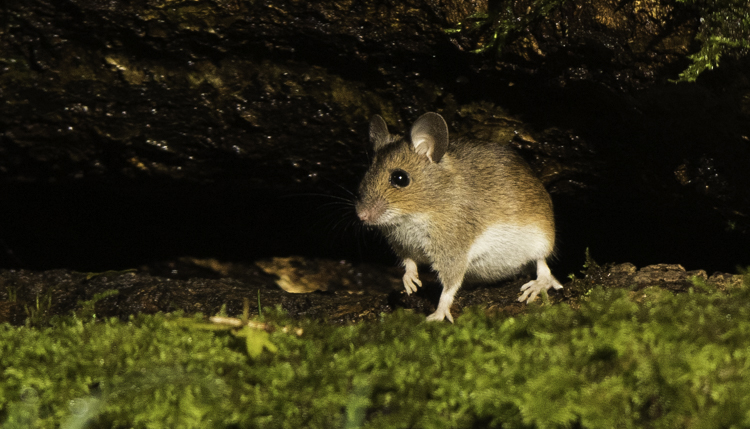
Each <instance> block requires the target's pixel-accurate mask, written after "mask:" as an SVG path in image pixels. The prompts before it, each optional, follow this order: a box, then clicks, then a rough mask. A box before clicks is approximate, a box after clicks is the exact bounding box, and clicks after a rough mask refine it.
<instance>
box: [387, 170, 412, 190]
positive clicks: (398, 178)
mask: <svg viewBox="0 0 750 429" xmlns="http://www.w3.org/2000/svg"><path fill="white" fill-rule="evenodd" d="M410 182H411V179H409V173H407V172H405V171H404V170H396V171H394V172H393V173H391V185H392V186H395V187H396V188H405V187H407V186H409V183H410Z"/></svg>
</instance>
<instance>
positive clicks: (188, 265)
mask: <svg viewBox="0 0 750 429" xmlns="http://www.w3.org/2000/svg"><path fill="white" fill-rule="evenodd" d="M261 265H263V266H264V267H265V268H263V269H261V268H260V267H259V266H258V265H249V266H243V265H241V264H236V263H223V262H219V261H216V260H199V259H187V258H185V259H182V260H179V261H174V262H172V263H168V264H163V265H161V266H158V267H143V268H142V269H140V270H137V271H136V270H132V271H125V272H114V271H112V272H104V273H78V272H72V271H68V270H52V271H45V272H29V271H24V270H18V271H9V270H3V271H0V323H4V322H10V323H13V324H24V323H31V324H37V325H43V324H45V323H48V322H49V321H50V320H51V318H52V317H53V316H54V315H66V314H67V315H69V314H78V315H79V317H83V316H84V315H85V317H92V316H93V315H95V316H96V317H98V318H107V317H119V318H122V319H127V317H128V316H129V315H131V314H137V313H155V312H173V311H177V310H182V311H185V312H186V313H188V314H193V313H203V314H204V315H205V316H210V315H214V314H218V313H220V312H222V311H223V312H225V313H226V314H227V315H229V316H238V315H240V314H241V313H242V311H243V303H244V300H246V299H247V300H249V302H250V303H251V305H250V315H251V316H256V315H258V312H259V309H260V310H261V311H262V309H263V308H266V309H268V308H274V307H277V306H279V307H281V308H283V309H284V311H286V312H287V313H288V314H289V315H290V316H291V317H293V318H297V319H299V318H308V319H317V320H321V321H325V322H328V323H337V324H341V323H356V322H362V321H372V320H376V319H377V318H378V315H379V314H381V313H389V312H392V311H394V310H396V309H398V308H405V309H410V310H412V311H415V312H418V313H421V314H424V315H428V314H430V313H432V312H433V311H434V310H435V308H436V306H437V302H438V300H439V297H440V292H441V287H440V284H439V283H438V282H437V280H436V278H435V276H434V275H433V276H430V275H429V274H428V275H426V276H423V282H424V286H423V287H422V288H420V289H419V290H418V292H417V293H415V294H412V295H407V294H406V292H405V291H404V289H403V285H402V284H401V279H400V277H401V273H400V270H399V269H388V268H383V267H378V266H370V265H358V266H355V265H352V264H350V263H347V262H345V261H331V260H305V259H304V258H286V259H284V260H276V261H266V262H264V263H263V264H261ZM265 271H273V272H274V274H268V273H266V272H265ZM695 277H697V278H698V279H700V280H703V281H707V282H708V283H707V286H706V287H709V288H714V287H718V288H733V287H741V286H742V276H740V275H731V274H725V273H715V274H713V275H712V276H711V277H710V278H709V277H707V276H706V273H705V271H702V270H699V271H693V272H688V271H685V269H684V268H682V267H681V266H680V265H675V264H659V265H652V266H647V267H643V268H641V269H640V270H638V269H636V267H635V266H634V265H633V264H629V263H628V264H620V265H608V266H598V265H593V266H590V267H589V269H587V270H586V272H585V273H584V276H583V278H576V279H574V280H569V281H568V282H567V283H566V284H565V285H564V288H563V289H562V291H552V292H551V293H550V294H549V304H544V305H550V304H551V305H572V306H574V307H575V306H576V303H577V302H579V301H580V300H581V299H585V295H586V294H587V293H588V291H590V290H591V288H593V287H595V286H596V287H604V288H626V289H629V290H631V291H633V292H637V291H639V290H641V289H644V288H648V287H658V288H662V289H668V290H671V291H673V292H676V293H679V292H684V291H687V290H689V289H690V288H694V287H696V285H695V283H694V280H692V279H693V278H695ZM280 279H286V280H284V282H282V284H284V283H285V284H289V283H293V284H296V285H298V286H299V287H300V288H304V287H306V286H307V285H309V284H311V283H321V284H325V285H326V289H327V290H326V291H320V290H318V291H313V292H310V293H290V292H286V291H284V290H282V288H281V287H280V285H279V280H280ZM528 280H529V276H519V277H518V278H514V279H510V280H508V281H505V282H501V283H498V284H495V285H471V284H469V285H465V286H464V287H463V288H462V289H461V290H460V291H459V293H458V295H457V297H456V301H455V303H454V305H453V310H452V311H453V314H454V316H457V317H460V314H461V313H462V312H463V311H464V310H465V309H466V308H467V307H469V306H477V307H479V308H481V309H483V310H485V311H488V312H501V313H504V314H507V315H517V314H521V313H524V312H526V311H527V310H528V309H529V308H530V307H529V306H528V305H526V304H522V303H519V302H517V298H518V296H519V295H520V292H519V288H520V287H521V285H523V284H524V283H525V282H526V281H528ZM108 291H116V292H117V293H116V294H114V295H111V296H106V297H104V298H102V299H99V300H97V301H96V302H95V303H94V305H93V308H88V307H87V305H86V304H85V302H86V301H88V300H91V299H93V298H95V296H96V295H97V294H103V293H107V292H108ZM540 301H541V300H539V299H538V300H537V304H538V303H539V302H540ZM537 304H531V306H535V305H537ZM86 312H88V313H86Z"/></svg>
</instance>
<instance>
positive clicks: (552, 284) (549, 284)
mask: <svg viewBox="0 0 750 429" xmlns="http://www.w3.org/2000/svg"><path fill="white" fill-rule="evenodd" d="M552 288H555V289H562V285H561V284H560V282H558V281H557V280H556V279H555V278H554V277H552V276H550V277H540V278H538V279H536V280H532V281H530V282H528V283H526V284H525V285H523V286H521V292H523V295H521V297H520V298H518V302H524V301H526V304H529V303H531V302H532V301H534V300H535V299H536V297H537V296H538V295H539V294H540V293H541V292H542V291H543V290H544V291H547V290H550V289H552Z"/></svg>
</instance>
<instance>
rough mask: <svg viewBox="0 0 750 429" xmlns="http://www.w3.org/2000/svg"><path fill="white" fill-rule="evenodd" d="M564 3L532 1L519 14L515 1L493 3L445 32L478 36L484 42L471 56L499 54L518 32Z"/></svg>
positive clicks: (557, 1)
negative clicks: (490, 52)
mask: <svg viewBox="0 0 750 429" xmlns="http://www.w3.org/2000/svg"><path fill="white" fill-rule="evenodd" d="M565 1H566V0H532V1H531V2H530V4H529V5H528V6H527V7H526V8H524V9H523V11H522V12H520V11H519V10H517V8H516V7H515V4H514V2H510V1H505V2H496V3H495V4H494V6H491V7H490V9H489V11H488V12H486V13H485V12H478V13H475V14H473V15H471V16H469V17H467V18H466V19H465V20H464V22H461V23H459V24H458V25H457V26H456V27H455V28H451V29H447V30H445V32H446V33H448V34H451V33H458V32H464V33H468V34H479V35H481V39H483V41H482V42H481V43H480V46H479V47H478V48H477V49H475V50H474V51H472V52H474V53H482V52H485V51H487V50H490V49H492V50H495V51H497V52H498V53H499V52H500V51H502V49H503V48H504V47H505V46H506V45H507V44H509V43H510V42H512V41H513V38H514V37H516V36H517V35H518V33H519V32H520V31H521V30H523V29H525V28H527V27H528V26H529V25H530V24H531V23H532V22H534V21H536V20H538V19H541V18H543V17H545V16H547V15H548V14H549V13H550V12H551V11H552V10H554V9H555V8H557V7H558V6H560V5H561V4H562V3H564V2H565Z"/></svg>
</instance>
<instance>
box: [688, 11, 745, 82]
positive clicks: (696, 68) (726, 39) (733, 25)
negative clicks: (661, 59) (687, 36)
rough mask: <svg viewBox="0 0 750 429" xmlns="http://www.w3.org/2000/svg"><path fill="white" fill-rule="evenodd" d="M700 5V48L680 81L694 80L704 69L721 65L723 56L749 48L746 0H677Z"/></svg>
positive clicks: (741, 52)
mask: <svg viewBox="0 0 750 429" xmlns="http://www.w3.org/2000/svg"><path fill="white" fill-rule="evenodd" d="M678 1H680V2H681V3H685V4H688V5H691V6H693V7H695V8H697V9H698V11H699V14H700V16H701V18H700V20H701V26H700V28H699V30H698V34H697V36H696V39H697V40H698V41H700V43H701V49H700V51H698V52H697V53H695V54H693V55H691V56H690V57H689V58H690V59H691V60H692V61H693V64H691V65H690V66H689V67H688V68H687V69H686V70H685V71H683V72H682V73H681V74H680V79H679V80H681V81H690V82H692V81H694V80H695V79H696V78H697V77H698V75H699V74H701V73H702V72H704V71H705V70H711V69H713V68H714V67H718V66H719V60H720V59H721V57H722V56H725V55H730V56H735V57H739V56H742V55H747V53H748V52H750V9H748V4H747V0H678Z"/></svg>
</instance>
